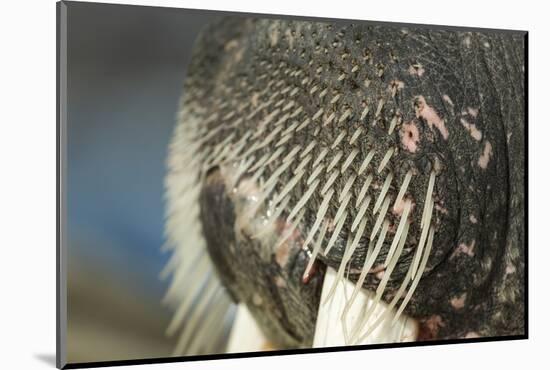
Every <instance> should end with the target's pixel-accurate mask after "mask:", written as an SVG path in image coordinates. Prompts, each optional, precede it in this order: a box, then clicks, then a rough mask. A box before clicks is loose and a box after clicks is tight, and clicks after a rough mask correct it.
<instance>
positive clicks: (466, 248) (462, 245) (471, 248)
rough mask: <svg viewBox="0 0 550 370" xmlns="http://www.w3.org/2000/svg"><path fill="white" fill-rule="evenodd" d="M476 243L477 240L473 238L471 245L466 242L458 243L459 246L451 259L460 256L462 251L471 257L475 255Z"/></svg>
mask: <svg viewBox="0 0 550 370" xmlns="http://www.w3.org/2000/svg"><path fill="white" fill-rule="evenodd" d="M475 245H476V241H475V240H472V242H471V243H470V245H467V244H465V243H460V244H459V245H458V247H457V248H456V249H455V250H454V251H453V254H452V255H451V259H453V258H455V257H456V256H458V255H459V254H460V253H464V254H466V255H467V256H469V257H473V256H474V247H475Z"/></svg>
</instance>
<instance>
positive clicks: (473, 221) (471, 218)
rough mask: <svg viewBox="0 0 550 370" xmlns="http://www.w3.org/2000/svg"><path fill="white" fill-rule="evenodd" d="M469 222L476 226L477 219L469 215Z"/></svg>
mask: <svg viewBox="0 0 550 370" xmlns="http://www.w3.org/2000/svg"><path fill="white" fill-rule="evenodd" d="M470 222H471V223H473V224H477V218H476V217H475V216H474V215H470Z"/></svg>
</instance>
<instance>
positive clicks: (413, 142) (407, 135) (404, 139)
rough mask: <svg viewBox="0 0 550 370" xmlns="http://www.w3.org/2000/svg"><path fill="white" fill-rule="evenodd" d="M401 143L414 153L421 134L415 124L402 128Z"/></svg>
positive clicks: (408, 124)
mask: <svg viewBox="0 0 550 370" xmlns="http://www.w3.org/2000/svg"><path fill="white" fill-rule="evenodd" d="M401 133H402V135H401V143H402V144H403V147H405V149H407V150H408V151H409V152H411V153H414V152H416V149H417V148H418V142H419V141H420V132H419V131H418V127H416V125H415V124H414V123H412V122H411V123H405V124H403V126H402V127H401Z"/></svg>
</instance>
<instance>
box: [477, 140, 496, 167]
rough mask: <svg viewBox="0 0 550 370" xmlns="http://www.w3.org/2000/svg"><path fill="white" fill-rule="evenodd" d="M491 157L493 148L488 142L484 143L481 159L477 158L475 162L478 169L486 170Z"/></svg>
mask: <svg viewBox="0 0 550 370" xmlns="http://www.w3.org/2000/svg"><path fill="white" fill-rule="evenodd" d="M492 156H493V146H492V145H491V143H490V142H488V141H486V142H485V148H483V154H482V155H481V157H479V160H478V161H477V164H478V165H479V167H481V168H483V169H486V168H487V165H488V164H489V160H490V159H491V157H492Z"/></svg>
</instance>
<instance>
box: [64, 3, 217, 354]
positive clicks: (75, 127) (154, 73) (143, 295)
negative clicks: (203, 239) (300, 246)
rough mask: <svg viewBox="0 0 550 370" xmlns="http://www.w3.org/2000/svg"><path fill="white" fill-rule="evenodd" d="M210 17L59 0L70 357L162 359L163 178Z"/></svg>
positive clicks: (166, 347)
mask: <svg viewBox="0 0 550 370" xmlns="http://www.w3.org/2000/svg"><path fill="white" fill-rule="evenodd" d="M214 17H216V15H215V13H209V12H203V11H190V10H183V9H169V8H156V7H138V6H121V5H110V4H93V3H75V2H69V3H68V94H67V95H68V125H67V126H68V128H67V130H68V148H67V150H68V152H67V153H68V154H67V158H68V176H67V186H68V193H67V197H68V223H67V224H68V236H69V248H68V250H69V276H68V360H69V362H83V361H103V360H116V359H127V358H147V357H163V356H169V355H170V354H171V350H172V348H173V345H174V339H170V338H167V337H166V336H165V335H164V330H165V328H166V326H167V325H168V322H169V319H170V316H171V310H170V308H169V307H166V306H164V305H163V304H162V302H161V300H162V297H163V294H164V292H165V291H166V289H167V286H168V282H167V281H161V280H160V278H159V273H160V271H161V270H162V268H163V267H164V265H165V264H166V262H167V260H168V258H169V254H168V253H162V252H161V246H162V245H163V243H164V237H163V228H164V226H163V224H164V203H163V180H164V176H165V158H166V154H167V146H168V143H169V140H170V136H171V133H172V130H173V127H174V124H175V116H176V112H177V107H178V101H179V98H180V96H181V94H182V92H183V89H182V85H183V81H184V77H185V68H186V65H187V63H188V62H189V59H190V53H191V50H192V45H193V42H194V40H195V38H196V37H197V34H198V32H199V31H200V30H201V28H202V27H203V26H204V25H205V24H206V23H208V22H209V21H212V20H213V19H214Z"/></svg>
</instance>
